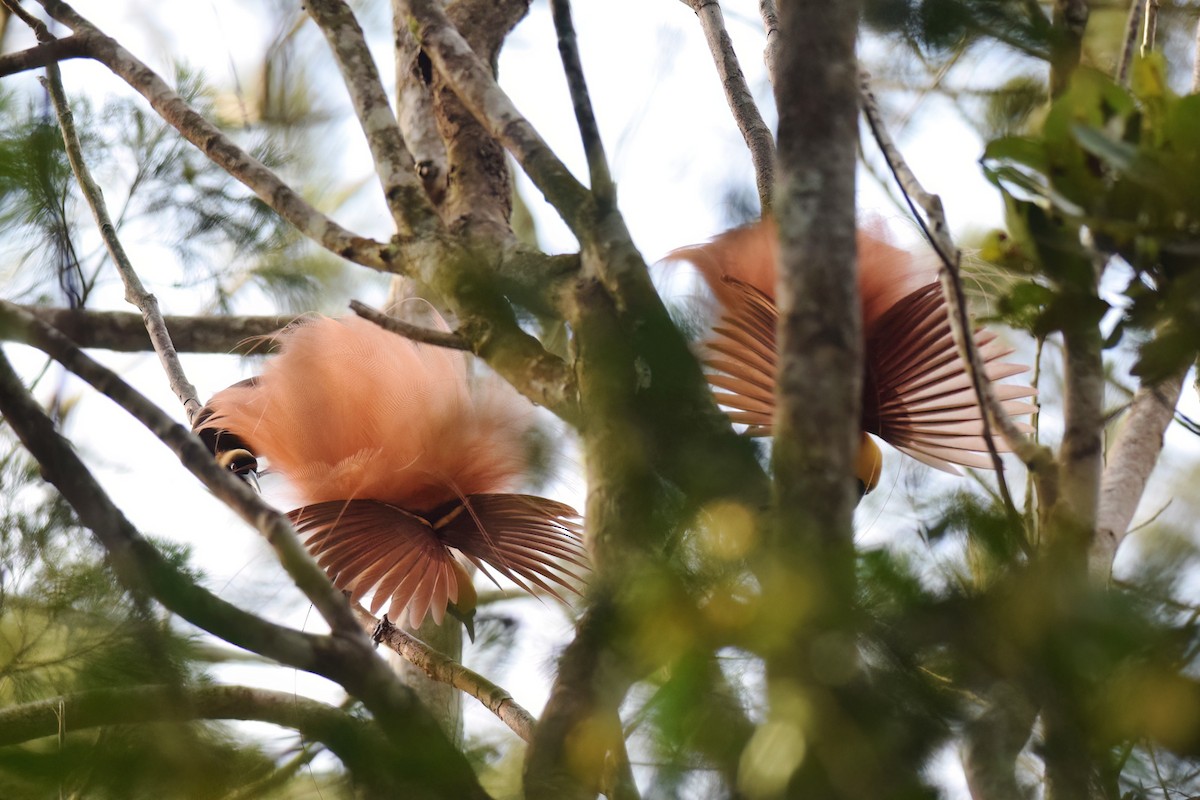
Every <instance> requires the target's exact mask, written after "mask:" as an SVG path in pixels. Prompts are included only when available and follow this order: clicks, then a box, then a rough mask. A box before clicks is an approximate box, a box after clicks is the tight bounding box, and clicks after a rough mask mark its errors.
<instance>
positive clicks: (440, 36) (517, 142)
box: [407, 0, 591, 237]
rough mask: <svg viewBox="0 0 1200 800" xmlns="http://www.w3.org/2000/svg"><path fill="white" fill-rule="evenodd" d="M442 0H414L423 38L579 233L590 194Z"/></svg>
mask: <svg viewBox="0 0 1200 800" xmlns="http://www.w3.org/2000/svg"><path fill="white" fill-rule="evenodd" d="M440 6H441V4H440V3H439V2H437V0H408V3H407V7H408V13H409V15H410V16H411V18H412V19H413V22H414V25H415V27H416V31H415V33H416V36H417V40H418V41H419V42H420V43H421V47H422V48H424V50H425V53H426V54H427V55H428V56H429V58H430V60H431V61H432V62H433V65H434V67H436V68H437V70H438V72H440V73H441V74H442V76H443V77H444V78H445V79H446V82H447V83H448V84H449V85H450V86H451V87H452V88H453V89H454V92H455V94H457V95H458V97H459V98H460V99H461V100H462V102H463V104H464V105H466V106H467V108H468V109H470V111H471V113H472V114H474V115H475V118H476V119H478V120H479V121H480V122H482V123H483V124H484V125H485V127H486V128H487V129H488V131H489V132H490V133H491V134H492V135H493V136H495V137H496V139H497V140H498V141H499V142H500V143H501V144H502V145H504V147H505V148H506V149H507V150H508V151H509V152H510V153H512V154H513V156H514V157H515V158H516V159H517V163H519V164H520V165H521V168H522V169H524V170H525V172H526V173H527V174H528V175H529V177H530V178H531V179H532V180H533V182H534V184H535V185H536V186H537V187H538V189H540V190H541V192H542V194H544V195H545V196H546V200H547V201H548V202H549V203H550V204H551V205H552V206H554V208H555V210H557V211H558V213H559V214H560V215H561V216H562V218H563V221H565V222H566V223H567V225H568V227H570V228H571V230H572V231H573V232H574V233H575V235H576V236H577V237H582V235H583V228H584V225H585V219H584V209H585V207H586V206H587V205H588V204H590V202H591V199H590V194H589V192H588V190H587V189H586V188H584V187H583V185H582V184H580V183H579V181H578V180H576V179H575V176H573V175H572V174H571V172H570V170H568V169H567V167H566V165H564V164H563V163H562V161H560V160H559V158H558V156H556V155H555V154H554V152H553V151H552V150H551V149H550V147H549V145H547V144H546V142H545V141H544V140H543V139H542V137H541V136H540V135H538V133H537V131H536V130H534V128H533V126H532V125H530V124H529V122H528V121H527V120H526V119H525V118H524V117H523V116H521V113H520V112H519V111H517V109H516V107H515V106H514V105H513V104H512V101H511V100H509V99H508V96H507V95H506V94H505V93H504V91H503V90H502V89H501V88H500V87H499V86H498V85H497V84H496V81H495V80H494V79H493V78H492V75H491V70H490V69H488V67H487V66H486V65H485V64H484V63H483V62H481V61H480V60H479V57H478V56H476V55H475V53H474V51H472V50H471V46H470V45H469V44H467V42H466V40H464V39H463V37H462V35H461V34H460V33H459V32H458V30H457V29H455V27H454V26H453V25H452V24H451V23H450V20H449V19H447V18H446V14H445V12H444V11H443V10H442V9H441V7H440Z"/></svg>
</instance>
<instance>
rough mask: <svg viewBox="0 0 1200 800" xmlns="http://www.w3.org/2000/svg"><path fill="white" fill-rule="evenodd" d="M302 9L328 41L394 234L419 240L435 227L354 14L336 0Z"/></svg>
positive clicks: (435, 219) (317, 0)
mask: <svg viewBox="0 0 1200 800" xmlns="http://www.w3.org/2000/svg"><path fill="white" fill-rule="evenodd" d="M306 8H307V9H308V13H309V15H310V16H311V17H312V18H313V20H314V21H315V22H316V23H317V26H318V27H319V28H320V29H321V31H322V33H324V34H325V38H326V39H327V40H328V41H329V48H330V50H332V51H333V57H334V61H336V62H337V65H338V69H339V70H340V71H341V73H342V78H343V79H344V81H345V83H346V88H347V90H349V92H350V99H351V101H352V102H353V104H354V113H355V115H356V116H357V117H358V120H359V123H360V124H361V125H362V129H363V133H365V134H366V136H367V144H368V146H369V147H370V150H371V157H372V158H373V159H374V161H375V172H376V174H378V176H379V181H380V183H381V184H382V186H383V193H384V199H385V200H386V201H387V204H388V208H389V209H390V210H391V212H392V219H393V220H394V221H395V223H396V229H397V230H398V231H399V232H400V234H401V235H402V236H414V235H415V236H420V235H422V234H424V233H428V232H431V231H434V230H436V229H437V228H438V227H439V226H440V224H441V222H440V220H439V219H438V216H437V213H436V212H435V211H434V209H433V206H432V204H431V203H430V201H429V198H428V197H426V196H425V189H424V187H423V186H422V185H421V182H420V181H419V180H418V178H417V174H416V170H415V168H414V164H413V156H412V153H410V152H409V150H408V146H407V145H406V144H405V143H404V137H403V136H401V134H400V126H399V125H398V124H397V122H396V117H395V115H394V114H393V113H392V107H391V104H390V103H389V102H388V97H387V92H385V91H384V89H383V83H382V82H381V81H380V79H379V70H378V68H376V66H375V61H374V59H373V58H372V57H371V51H370V50H369V49H368V48H367V42H366V39H365V38H364V36H363V30H362V28H361V27H360V26H359V24H358V20H357V19H355V17H354V12H353V11H351V10H350V7H349V6H348V5H347V4H346V3H344V2H342V0H309V2H308V3H307V4H306Z"/></svg>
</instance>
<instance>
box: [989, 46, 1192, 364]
mask: <svg viewBox="0 0 1200 800" xmlns="http://www.w3.org/2000/svg"><path fill="white" fill-rule="evenodd" d="M983 163H984V169H985V173H986V174H987V176H988V177H989V179H990V180H991V181H992V182H993V183H995V185H996V186H997V187H998V188H999V189H1000V190H1001V192H1002V193H1003V195H1004V199H1005V203H1006V206H1007V209H1008V228H1009V234H1010V235H1011V237H1012V244H1011V247H1012V248H1014V249H1015V250H1016V251H1019V252H1020V253H1021V256H1022V258H1023V259H1025V260H1026V261H1027V262H1028V263H1031V264H1034V265H1036V268H1037V270H1038V271H1039V272H1041V273H1042V274H1043V275H1045V276H1046V277H1047V278H1049V282H1048V283H1041V282H1032V281H1029V282H1024V283H1022V284H1020V285H1019V286H1017V287H1016V288H1014V289H1013V290H1012V291H1011V293H1010V294H1009V296H1008V298H1007V302H1006V305H1005V311H1006V312H1007V317H1008V319H1009V321H1011V322H1012V323H1013V324H1016V325H1019V326H1020V327H1023V328H1026V329H1029V330H1031V331H1033V332H1034V333H1036V334H1038V335H1045V334H1047V333H1049V332H1051V331H1054V330H1062V329H1064V327H1066V326H1068V325H1072V324H1078V325H1095V324H1096V323H1097V322H1098V321H1099V319H1100V317H1101V316H1103V314H1104V313H1105V312H1106V311H1107V310H1108V306H1107V305H1106V304H1104V303H1101V302H1098V301H1096V300H1095V299H1094V298H1092V299H1090V300H1089V299H1088V298H1086V297H1085V296H1084V295H1085V292H1084V291H1082V289H1083V287H1085V286H1086V285H1087V283H1088V282H1089V281H1090V280H1092V275H1093V274H1094V272H1095V269H1096V266H1095V261H1096V257H1097V256H1101V257H1107V256H1112V255H1115V256H1118V257H1120V258H1121V259H1122V260H1123V261H1124V262H1125V263H1127V264H1128V265H1129V266H1130V267H1131V268H1132V271H1133V275H1132V278H1130V279H1129V281H1128V282H1127V284H1126V286H1125V288H1124V290H1123V295H1124V301H1125V302H1124V303H1123V304H1122V318H1121V321H1120V323H1119V325H1118V326H1117V328H1116V329H1115V331H1114V332H1113V334H1112V336H1111V337H1110V339H1109V341H1108V345H1110V346H1112V345H1115V344H1116V343H1117V341H1118V340H1119V339H1120V337H1121V335H1122V334H1123V333H1124V332H1125V331H1126V330H1132V331H1136V332H1138V333H1139V334H1140V335H1141V336H1142V337H1143V338H1144V339H1145V341H1144V342H1143V344H1142V346H1141V350H1140V358H1139V360H1138V363H1137V366H1136V367H1135V370H1134V372H1135V374H1137V375H1139V376H1141V377H1145V378H1148V379H1151V380H1157V379H1160V378H1162V377H1164V376H1166V375H1168V374H1170V373H1172V372H1175V371H1176V370H1178V369H1181V368H1183V367H1184V366H1186V365H1187V364H1190V363H1191V362H1192V361H1193V360H1194V359H1195V354H1196V346H1197V343H1198V342H1200V300H1197V298H1198V297H1200V180H1197V178H1196V176H1197V175H1198V174H1200V96H1196V95H1191V96H1187V97H1179V96H1176V95H1175V94H1174V93H1173V92H1172V91H1171V90H1170V89H1169V87H1168V86H1167V83H1166V79H1165V67H1164V63H1163V61H1162V60H1161V59H1160V58H1158V57H1151V58H1148V59H1145V60H1143V61H1140V62H1138V63H1137V64H1136V65H1135V69H1134V80H1133V85H1132V89H1125V88H1124V87H1122V86H1120V85H1118V84H1116V83H1115V82H1113V81H1112V80H1111V79H1109V78H1108V77H1106V76H1104V75H1102V74H1100V73H1098V72H1094V71H1090V70H1080V71H1079V72H1078V73H1077V74H1076V75H1075V78H1074V80H1073V81H1072V83H1071V86H1070V87H1069V89H1068V90H1067V91H1066V92H1064V93H1063V95H1062V96H1061V97H1060V98H1058V99H1057V100H1056V101H1055V102H1054V103H1053V105H1052V106H1051V107H1050V110H1049V112H1048V113H1047V115H1046V119H1045V122H1044V124H1043V125H1042V127H1041V130H1040V131H1039V132H1038V133H1036V134H1034V135H1026V136H1009V137H1003V138H1000V139H997V140H994V141H992V142H991V143H989V145H988V147H987V150H986V152H985V154H984V161H983ZM1080 229H1083V230H1084V231H1085V232H1086V236H1085V237H1081V236H1080V235H1079V231H1080Z"/></svg>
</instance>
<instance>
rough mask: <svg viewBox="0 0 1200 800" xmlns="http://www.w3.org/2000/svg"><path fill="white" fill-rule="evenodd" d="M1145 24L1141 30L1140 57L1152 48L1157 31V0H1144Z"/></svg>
mask: <svg viewBox="0 0 1200 800" xmlns="http://www.w3.org/2000/svg"><path fill="white" fill-rule="evenodd" d="M1145 2H1146V25H1145V28H1144V30H1143V32H1142V58H1145V57H1146V56H1147V55H1148V54H1149V53H1150V51H1151V50H1153V49H1154V39H1155V36H1156V34H1157V33H1158V0H1145Z"/></svg>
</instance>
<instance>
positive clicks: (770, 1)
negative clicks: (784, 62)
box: [758, 0, 783, 86]
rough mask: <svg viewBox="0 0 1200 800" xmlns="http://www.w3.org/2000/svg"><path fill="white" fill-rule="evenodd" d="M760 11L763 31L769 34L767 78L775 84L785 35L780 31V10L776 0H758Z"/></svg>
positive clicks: (766, 52)
mask: <svg viewBox="0 0 1200 800" xmlns="http://www.w3.org/2000/svg"><path fill="white" fill-rule="evenodd" d="M758 13H759V16H761V17H762V21H763V31H764V32H765V33H766V34H767V46H766V49H765V50H764V51H763V61H765V62H766V64H767V78H768V79H769V80H770V81H771V85H772V86H775V85H776V84H775V76H776V75H778V74H779V69H778V66H779V57H780V56H779V54H780V53H781V52H782V50H783V35H782V34H781V33H780V32H779V10H778V9H777V8H776V7H775V0H758Z"/></svg>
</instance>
